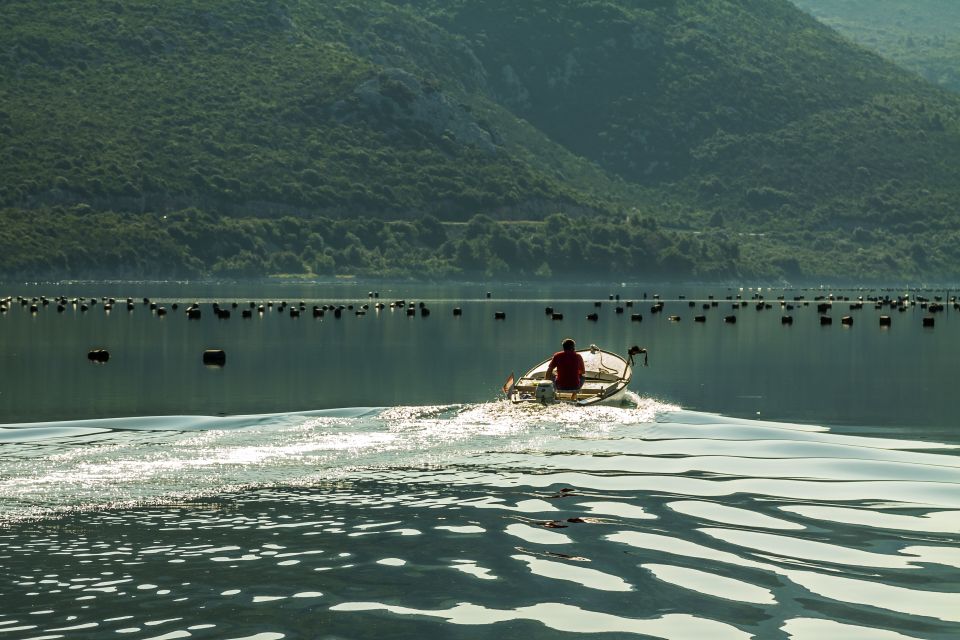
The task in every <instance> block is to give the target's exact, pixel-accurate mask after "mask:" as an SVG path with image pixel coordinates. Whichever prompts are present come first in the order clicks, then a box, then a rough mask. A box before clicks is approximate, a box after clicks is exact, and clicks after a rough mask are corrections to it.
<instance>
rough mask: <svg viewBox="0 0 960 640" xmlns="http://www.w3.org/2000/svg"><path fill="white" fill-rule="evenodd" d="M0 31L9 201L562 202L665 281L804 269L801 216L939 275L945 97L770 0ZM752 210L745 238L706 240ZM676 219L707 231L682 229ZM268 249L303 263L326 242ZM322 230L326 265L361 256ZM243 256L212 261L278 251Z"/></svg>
mask: <svg viewBox="0 0 960 640" xmlns="http://www.w3.org/2000/svg"><path fill="white" fill-rule="evenodd" d="M0 27H2V28H3V29H4V31H5V32H6V33H9V34H10V42H11V45H10V46H9V47H8V48H7V50H6V55H5V56H0V97H2V98H3V99H2V102H0V104H2V105H3V106H2V107H0V207H5V208H6V209H7V210H8V211H11V212H17V211H19V212H24V211H27V212H29V211H37V212H43V211H46V212H56V211H60V212H61V214H60V216H59V217H60V218H62V219H64V220H68V219H69V220H71V221H74V222H71V224H76V222H75V221H76V220H78V219H80V218H78V217H77V215H78V214H76V212H86V214H89V215H108V214H111V212H119V213H120V214H125V215H129V216H131V218H130V219H131V221H133V220H135V219H136V220H140V221H149V220H162V219H163V218H162V216H163V215H164V214H171V213H175V212H179V211H183V210H189V209H197V210H199V211H202V212H205V213H209V214H213V215H214V217H215V218H219V217H227V218H229V217H235V218H252V219H264V220H266V221H267V222H266V223H265V224H268V226H271V225H272V226H276V227H282V226H283V225H284V224H286V223H284V222H283V219H284V218H285V217H289V216H294V217H302V218H305V219H307V220H309V219H311V218H323V219H325V220H337V219H357V220H363V219H372V218H379V219H382V220H408V221H411V222H416V221H418V220H420V219H422V218H423V216H435V217H436V218H438V219H440V220H441V221H449V222H456V221H461V222H462V221H467V220H469V219H471V218H472V217H475V216H476V215H478V214H486V215H490V216H493V217H494V218H496V219H497V220H502V221H504V224H506V221H510V220H518V219H533V220H544V219H546V218H547V217H548V216H550V215H551V214H553V213H556V212H562V213H565V214H569V215H571V216H573V218H572V219H576V218H588V219H590V220H591V221H592V222H593V223H594V224H595V225H596V226H598V227H599V226H605V225H610V224H614V223H617V222H618V221H619V223H620V224H624V225H628V226H629V225H634V226H636V225H639V224H641V223H643V224H649V223H652V224H653V225H654V227H655V228H656V233H658V234H660V235H659V236H658V237H659V238H660V241H661V244H662V247H661V249H660V254H658V255H651V256H649V257H648V258H645V259H644V261H641V262H640V263H637V264H638V265H644V264H645V265H648V266H649V265H663V264H671V260H672V258H669V256H672V255H675V254H677V253H683V252H685V251H686V252H687V253H688V255H689V256H695V257H696V260H703V261H705V262H704V263H703V264H701V265H699V266H698V265H697V264H690V263H689V261H680V263H676V261H673V263H675V264H676V265H677V266H678V269H677V271H676V275H677V276H678V277H690V276H697V275H698V274H699V275H703V274H705V273H709V274H714V276H717V275H725V276H733V275H736V274H743V275H748V274H765V275H767V276H770V277H783V276H796V275H803V274H807V275H814V274H821V273H829V269H830V265H831V259H830V258H823V257H820V256H819V255H818V254H819V253H820V252H818V251H817V250H816V249H815V248H814V247H811V246H807V245H808V244H809V242H810V241H811V240H810V238H813V239H814V240H816V239H818V238H819V239H824V238H825V239H828V240H830V242H829V243H823V244H825V245H826V244H829V245H836V247H837V248H835V249H833V250H832V251H837V252H840V251H847V250H850V251H879V252H880V253H881V254H882V255H881V257H882V259H880V260H879V261H878V262H877V269H878V270H880V272H883V273H888V274H890V275H898V274H900V275H904V274H924V273H929V274H942V273H947V272H951V273H954V274H956V273H957V267H956V265H955V261H954V256H953V254H952V253H951V252H950V251H949V249H948V247H947V245H948V242H949V241H950V240H951V238H952V236H950V235H949V234H948V233H947V232H950V231H951V230H952V229H954V228H956V226H957V224H956V223H957V222H958V220H957V215H958V213H960V212H958V211H957V210H956V206H955V205H954V204H953V203H954V202H957V201H958V198H960V180H958V171H960V98H958V97H956V96H952V95H950V94H947V93H946V92H943V91H941V90H939V89H937V88H936V87H934V86H932V85H930V84H927V83H924V82H922V81H920V80H919V79H917V78H916V77H914V76H912V75H911V74H909V73H907V72H904V71H902V70H900V69H898V68H897V67H895V66H894V65H893V64H891V63H889V62H887V61H885V60H883V59H881V58H880V57H879V56H876V55H874V54H871V53H870V52H868V51H866V50H864V49H862V48H858V47H854V46H851V45H850V44H849V43H848V42H847V41H846V40H845V39H844V38H842V37H841V36H839V35H838V34H836V33H835V32H833V31H832V30H830V29H829V28H827V27H825V26H823V25H822V24H820V23H818V22H817V21H816V20H814V19H813V18H812V17H811V16H809V15H807V14H805V13H804V12H802V11H800V10H799V9H797V8H796V7H794V6H793V5H792V4H791V3H790V2H788V0H744V1H740V2H730V1H728V0H616V1H614V0H588V1H582V0H579V1H574V0H557V1H555V2H546V0H530V1H528V2H526V3H524V4H523V6H522V7H517V6H516V5H515V4H514V3H509V2H505V1H502V0H490V1H488V2H484V3H471V2H465V1H463V0H446V1H439V0H374V1H371V2H364V3H360V2H358V1H356V0H335V1H331V2H325V3H311V2H294V1H291V2H280V1H276V0H274V1H271V2H267V3H257V2H252V1H249V0H246V1H241V2H233V3H228V2H209V3H203V4H201V3H197V2H193V1H191V0H170V1H169V2H166V3H164V4H163V5H159V6H155V5H152V4H150V3H146V2H144V1H141V0H127V1H125V2H113V3H109V4H102V3H97V2H93V1H92V0H80V1H77V2H69V3H68V2H57V3H48V4H46V5H45V6H44V7H43V8H40V7H37V6H36V4H35V3H28V2H17V1H11V2H9V3H5V4H4V5H3V7H2V8H0ZM68 214H69V215H68ZM133 216H137V217H136V218H134V217H133ZM144 216H146V217H144ZM40 217H43V219H44V220H45V222H46V223H47V224H50V223H55V221H56V220H57V219H58V215H57V214H55V213H54V214H53V215H44V216H40ZM81 217H82V215H81ZM195 217H196V216H192V215H187V216H186V218H187V219H193V218H195ZM7 222H8V224H11V225H15V226H16V229H17V231H18V232H19V233H21V234H24V233H34V231H33V230H31V229H29V228H28V226H29V225H28V223H27V222H25V219H24V217H23V216H20V215H8V216H7ZM494 223H495V225H496V224H499V223H497V222H496V220H495V221H494ZM144 224H146V223H145V222H144ZM156 224H157V225H158V232H162V229H163V227H162V223H160V222H156ZM217 224H220V226H221V227H222V229H227V228H229V227H230V226H231V224H232V223H230V222H229V221H228V220H223V221H222V222H220V223H217ZM331 224H332V223H331ZM11 228H13V227H11ZM111 228H113V227H112V225H111ZM255 228H257V227H256V225H249V229H255ZM480 228H482V229H485V230H486V232H489V233H487V236H485V240H484V242H485V243H486V245H485V248H484V249H483V250H482V251H481V252H480V253H482V254H483V255H484V256H485V258H484V260H486V261H487V262H490V263H493V264H508V265H513V266H516V267H517V268H518V273H520V274H526V275H528V276H529V275H532V274H534V273H535V272H537V271H539V272H541V273H546V272H548V271H553V270H552V269H549V268H547V269H541V268H540V267H542V266H544V263H545V260H544V256H542V255H537V256H535V257H534V255H533V253H531V252H529V251H527V252H526V253H523V252H521V253H523V255H526V256H527V258H528V260H529V261H538V262H536V263H530V264H527V263H526V262H524V263H523V264H522V267H520V266H518V265H519V264H520V263H518V262H517V261H514V260H504V255H501V253H503V252H502V251H500V250H498V249H497V248H496V247H497V243H496V241H495V236H497V234H496V233H494V232H493V231H491V229H494V228H495V227H491V226H490V225H486V226H484V225H480ZM546 228H547V227H546V226H543V229H546ZM858 230H859V231H858ZM755 231H762V232H764V235H763V236H760V237H765V238H766V240H762V241H751V243H752V244H754V243H759V244H762V245H763V247H761V248H760V249H759V252H758V253H755V254H753V253H751V252H750V251H742V252H739V253H738V254H737V255H734V254H733V253H731V252H730V251H728V250H727V249H725V248H722V247H721V246H720V245H721V244H722V245H723V246H724V247H725V246H726V244H723V243H731V242H733V243H735V242H737V238H739V237H751V238H756V237H757V236H755V235H753V236H741V235H738V234H741V233H745V232H755ZM855 232H856V233H855ZM249 233H253V231H249ZM690 233H698V234H701V235H700V236H699V237H698V239H697V242H699V243H701V244H702V243H704V242H706V243H711V242H714V243H719V244H718V245H717V246H718V248H717V249H715V250H714V249H709V250H707V249H703V250H701V251H697V250H690V245H689V243H687V244H684V243H685V242H686V240H685V238H686V236H687V234H690ZM810 234H812V235H810ZM808 235H809V236H810V237H809V238H808V237H807V236H808ZM845 235H846V236H849V237H845ZM481 236H482V234H481ZM448 240H449V242H450V243H454V244H455V243H456V242H458V240H456V239H448ZM834 240H835V241H836V242H834ZM370 241H371V242H378V241H375V240H372V239H371V240H370ZM472 241H477V239H476V238H474V239H472ZM538 241H544V239H543V238H538ZM245 242H247V244H250V242H253V241H252V240H251V241H245ZM518 242H519V241H516V242H514V243H513V245H512V246H513V249H509V247H508V249H509V250H507V251H506V253H507V254H509V253H510V252H511V251H514V252H515V250H516V246H517V244H518ZM916 242H920V243H921V245H923V247H924V248H923V250H922V251H921V250H917V249H915V248H914V244H915V243H916ZM844 243H847V244H848V245H849V249H848V248H847V247H846V246H845V245H844ZM254 244H255V243H254ZM876 244H882V245H883V247H882V248H880V249H879V250H878V249H875V248H874V246H873V245H876ZM39 246H40V247H41V248H38V249H37V250H38V251H43V249H42V243H41V244H40V245H39ZM264 246H265V247H266V246H268V245H264ZM269 246H270V247H271V250H274V251H277V252H286V253H291V254H294V255H296V256H298V257H299V264H300V266H301V267H303V268H304V270H312V269H313V268H314V266H323V268H326V267H328V266H329V260H326V259H323V260H319V261H318V259H317V256H318V254H323V251H325V250H326V249H329V248H330V247H326V249H324V248H318V247H316V246H313V245H308V244H307V243H305V242H303V241H298V242H288V243H287V244H283V243H280V244H270V245H269ZM361 246H362V249H363V251H365V252H368V253H369V252H375V251H376V252H379V254H380V255H381V256H382V255H384V253H385V249H386V247H384V246H382V245H377V246H370V245H367V244H364V243H361ZM683 247H686V248H685V249H684V248H683ZM787 247H796V250H795V251H794V254H795V255H794V256H793V257H784V256H782V255H779V254H780V253H781V252H782V251H784V250H785V248H787ZM433 249H435V250H437V251H439V250H440V249H441V246H436V247H433ZM225 250H227V251H234V252H235V255H239V252H240V251H241V249H238V248H236V247H233V248H227V249H225ZM337 251H339V249H338V250H337ZM751 251H752V249H751ZM923 251H925V252H926V254H927V255H926V256H922V255H921V253H922V252H923ZM174 253H175V252H174ZM334 253H336V251H334V252H333V253H328V254H324V255H327V257H328V258H330V260H333V261H334V263H335V265H336V266H335V267H334V268H336V269H347V270H354V271H359V272H363V271H364V270H371V269H374V268H375V267H373V266H371V263H370V261H358V260H355V261H353V262H351V260H352V258H350V257H349V255H347V254H341V253H338V254H337V255H336V256H335V257H333V255H334ZM178 255H179V254H177V255H171V256H167V257H166V258H164V259H166V260H172V261H174V262H177V261H179V263H178V264H180V266H183V264H186V262H189V263H190V265H191V266H190V269H188V271H190V272H191V273H196V274H199V275H202V274H205V273H206V274H210V273H213V272H215V270H214V266H215V265H216V264H222V263H224V261H228V262H229V260H230V259H231V256H230V255H226V256H221V257H220V258H219V259H214V258H212V257H207V258H204V259H198V260H197V261H196V262H190V260H188V258H189V257H191V256H187V257H183V256H180V257H177V256H178ZM439 255H441V256H444V259H446V260H448V261H449V264H448V265H447V267H446V268H444V269H440V270H439V271H438V273H439V272H443V273H447V274H456V273H468V272H471V273H488V272H490V273H492V272H496V271H497V270H498V269H500V270H502V267H497V269H493V270H492V271H491V269H490V264H484V265H483V266H482V268H480V267H479V266H478V265H479V262H478V261H477V260H472V259H471V260H472V261H471V260H467V259H465V258H464V257H463V256H465V255H466V254H464V253H462V252H460V251H459V249H457V248H456V247H454V246H453V245H452V244H451V245H450V246H447V247H446V249H444V250H443V251H440V252H439ZM708 255H710V256H713V258H706V257H705V256H708ZM718 256H722V257H719V258H718ZM192 257H196V256H195V255H194V256H192ZM475 257H476V256H475ZM247 258H249V256H247ZM887 258H889V260H887ZM921 258H922V259H921ZM495 259H496V260H495ZM458 260H459V262H457V261H458ZM497 260H499V261H500V263H497V262H496V261H497ZM184 261H186V262H184ZM651 261H652V262H651ZM28 262H29V261H28ZM247 262H248V263H250V264H251V265H252V266H251V267H250V269H249V270H248V269H246V268H241V269H238V270H237V272H238V273H240V272H243V273H248V274H254V273H256V269H257V268H262V269H265V270H267V271H266V272H270V270H271V269H277V268H281V267H282V265H275V264H272V263H271V261H270V260H259V261H258V260H256V259H253V260H249V259H248V260H247ZM374 262H375V263H376V260H374ZM480 262H483V260H480ZM601 262H603V263H604V264H605V265H607V266H604V267H603V268H597V269H594V271H596V272H597V273H600V272H604V273H607V274H610V273H611V269H612V267H610V266H609V264H608V262H607V261H601ZM833 262H834V263H837V262H836V261H833ZM22 264H26V263H21V265H22ZM51 264H54V265H56V264H57V263H56V261H55V260H54V261H53V262H52V263H51ZM286 264H287V265H288V266H293V267H294V268H297V261H296V260H294V261H287V263H286ZM377 264H381V265H383V264H385V263H382V262H381V263H377ZM837 264H839V263H837ZM257 265H260V266H259V267H258V266H257ZM6 266H7V267H10V265H9V264H8V265H6ZM547 266H548V267H549V265H547ZM105 267H106V265H104V268H105ZM61 268H62V267H61ZM98 268H99V267H98ZM407 268H408V269H410V268H411V267H407ZM590 268H591V269H593V267H590ZM638 268H639V266H638ZM951 269H952V271H951ZM4 270H5V267H4V264H3V261H2V260H0V272H3V271H4ZM54 270H55V269H54ZM14 271H15V272H17V273H22V271H23V269H22V266H21V268H19V270H17V269H12V267H10V268H7V269H6V272H7V273H12V272H14ZM414 271H415V269H414ZM660 273H664V274H668V273H669V271H666V272H663V271H660Z"/></svg>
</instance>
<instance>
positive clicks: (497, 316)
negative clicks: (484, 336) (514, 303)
mask: <svg viewBox="0 0 960 640" xmlns="http://www.w3.org/2000/svg"><path fill="white" fill-rule="evenodd" d="M493 319H494V320H506V319H507V312H506V311H495V312H494V313H493Z"/></svg>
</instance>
